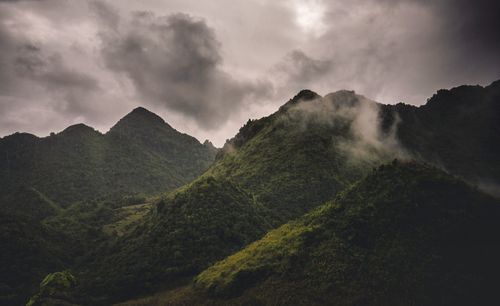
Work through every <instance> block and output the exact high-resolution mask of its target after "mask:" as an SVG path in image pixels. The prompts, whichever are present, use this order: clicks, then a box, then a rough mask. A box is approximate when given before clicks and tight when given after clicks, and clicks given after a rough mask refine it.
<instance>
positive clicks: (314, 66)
mask: <svg viewBox="0 0 500 306" xmlns="http://www.w3.org/2000/svg"><path fill="white" fill-rule="evenodd" d="M333 69H334V65H333V61H332V60H322V59H314V58H311V57H309V56H308V55H306V54H305V53H304V52H303V51H302V50H293V51H291V52H289V53H288V54H287V55H286V56H285V57H284V59H283V60H282V61H281V62H280V63H278V64H277V65H276V66H275V67H273V70H274V72H275V73H274V74H273V75H274V76H275V78H276V79H275V80H274V82H275V84H277V87H278V88H280V89H281V91H283V92H282V93H281V94H283V95H290V94H293V93H295V92H298V91H299V90H301V89H304V88H309V87H315V88H316V87H317V86H318V85H319V83H322V82H324V78H328V74H330V73H331V72H332V70H333Z"/></svg>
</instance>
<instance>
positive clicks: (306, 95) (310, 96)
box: [279, 89, 321, 111]
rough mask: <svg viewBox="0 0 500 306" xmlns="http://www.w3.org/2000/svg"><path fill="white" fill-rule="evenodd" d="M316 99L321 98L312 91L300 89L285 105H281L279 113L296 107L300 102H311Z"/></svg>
mask: <svg viewBox="0 0 500 306" xmlns="http://www.w3.org/2000/svg"><path fill="white" fill-rule="evenodd" d="M318 98H321V96H320V95H318V94H317V93H315V92H314V91H312V90H309V89H302V90H301V91H299V93H298V94H296V95H295V96H294V97H293V98H292V99H290V100H288V102H286V103H285V104H283V105H282V106H281V107H280V109H279V110H280V111H283V110H287V109H289V108H290V107H291V106H292V105H296V104H297V103H300V102H303V101H311V100H315V99H318Z"/></svg>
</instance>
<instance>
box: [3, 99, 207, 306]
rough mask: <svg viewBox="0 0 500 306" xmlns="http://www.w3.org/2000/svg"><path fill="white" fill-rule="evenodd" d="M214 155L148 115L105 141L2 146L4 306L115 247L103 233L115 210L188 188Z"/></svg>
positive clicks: (75, 137) (11, 139) (74, 132)
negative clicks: (96, 251) (50, 276)
mask: <svg viewBox="0 0 500 306" xmlns="http://www.w3.org/2000/svg"><path fill="white" fill-rule="evenodd" d="M216 154H217V149H215V148H214V147H213V146H211V144H209V143H207V144H204V145H203V144H201V143H199V142H198V141H197V140H196V139H195V138H193V137H191V136H188V135H186V134H182V133H179V132H178V131H176V130H175V129H173V128H172V127H171V126H170V125H168V124H167V123H166V122H165V121H163V119H161V118H160V117H158V116H157V115H155V114H153V113H151V112H149V111H147V110H146V109H144V108H137V109H135V110H133V111H132V112H131V113H129V114H128V115H127V116H125V117H124V118H122V119H121V120H120V121H119V122H118V123H117V124H116V125H115V126H114V127H112V128H111V130H110V131H109V132H108V133H106V134H104V135H103V134H101V133H99V132H97V131H95V130H94V129H92V128H91V127H88V126H86V125H84V124H77V125H73V126H70V127H68V128H67V129H65V130H64V131H62V132H61V133H58V134H54V135H51V136H48V137H45V138H38V137H36V136H34V135H30V134H25V133H16V134H13V135H10V136H7V137H4V138H2V139H0V185H1V186H2V187H1V188H0V219H1V221H2V222H1V232H2V234H1V235H0V236H1V237H0V248H1V250H2V258H1V259H2V260H1V261H0V262H1V265H0V274H1V275H2V280H0V304H2V305H4V304H5V305H20V304H23V303H25V302H26V300H25V299H26V298H27V297H28V296H30V295H32V294H33V293H34V290H35V291H36V288H37V286H38V284H39V283H40V281H41V279H42V278H43V277H44V276H45V275H46V274H47V273H49V272H54V271H57V270H59V269H64V268H67V267H71V266H74V265H75V264H76V262H78V260H79V259H80V258H81V257H84V256H85V252H89V251H90V250H91V249H93V248H96V247H97V246H98V245H99V244H100V243H101V242H102V241H104V240H106V239H111V237H109V235H106V234H105V233H103V231H102V229H101V227H102V225H103V224H105V223H107V222H117V221H118V220H117V219H119V217H120V214H119V212H118V211H117V210H115V208H116V207H117V206H125V205H131V204H143V203H144V202H145V198H144V196H148V195H152V194H156V193H160V192H165V191H168V190H172V189H175V188H176V187H179V186H181V185H183V184H185V183H187V182H189V181H190V180H192V179H194V178H195V177H197V176H198V175H200V174H201V173H202V172H203V171H205V170H206V169H207V168H208V167H209V165H210V164H211V163H212V162H213V161H214V158H215V155H216Z"/></svg>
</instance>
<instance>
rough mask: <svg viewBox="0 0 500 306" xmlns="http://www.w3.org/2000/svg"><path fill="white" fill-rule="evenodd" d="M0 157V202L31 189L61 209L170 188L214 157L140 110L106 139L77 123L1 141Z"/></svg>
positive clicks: (131, 114)
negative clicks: (44, 133) (55, 131)
mask: <svg viewBox="0 0 500 306" xmlns="http://www.w3.org/2000/svg"><path fill="white" fill-rule="evenodd" d="M0 154H1V156H2V158H0V184H1V185H2V187H3V188H2V191H1V192H0V198H2V197H8V196H12V194H17V189H18V188H21V187H25V188H35V189H36V190H37V191H38V192H39V193H41V194H43V195H44V196H45V197H46V198H48V199H50V200H52V201H54V202H55V203H57V204H59V205H61V206H68V205H69V204H72V203H74V202H77V201H88V200H92V199H97V198H103V197H104V198H106V197H107V198H116V197H123V196H124V195H133V194H153V193H158V192H161V191H165V190H169V189H174V188H176V187H179V186H181V185H183V184H185V183H187V182H189V181H190V180H192V179H194V178H195V177H196V176H198V175H199V174H201V173H202V172H203V171H204V170H205V169H206V168H208V166H209V165H210V164H211V163H212V161H213V159H214V156H215V152H214V150H213V148H209V147H207V146H204V145H202V144H201V143H199V142H198V141H197V140H196V139H195V138H193V137H191V136H189V135H186V134H182V133H179V132H178V131H176V130H175V129H173V128H172V127H171V126H170V125H168V124H167V123H166V122H165V121H163V119H161V118H160V117H158V116H157V115H155V114H153V113H151V112H149V111H148V110H146V109H144V108H140V107H139V108H136V109H134V110H133V111H132V112H131V113H129V114H128V115H126V116H125V117H124V118H122V119H121V120H120V121H119V122H118V123H117V124H116V125H115V126H113V127H112V128H111V130H110V131H109V132H108V133H106V134H101V133H99V132H98V131H95V130H94V129H92V128H91V127H88V126H86V125H84V124H77V125H73V126H70V127H68V128H66V129H65V130H64V131H62V132H61V133H58V134H53V135H51V136H48V137H45V138H38V137H36V136H33V135H30V134H24V133H16V134H13V135H10V136H6V137H4V138H2V139H0ZM0 202H6V200H4V201H0Z"/></svg>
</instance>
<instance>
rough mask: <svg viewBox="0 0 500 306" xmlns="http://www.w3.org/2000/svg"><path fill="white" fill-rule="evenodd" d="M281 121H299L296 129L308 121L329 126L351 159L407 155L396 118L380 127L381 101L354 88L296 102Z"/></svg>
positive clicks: (302, 126)
mask: <svg viewBox="0 0 500 306" xmlns="http://www.w3.org/2000/svg"><path fill="white" fill-rule="evenodd" d="M282 118H283V119H282V120H285V121H288V120H292V121H293V122H294V123H295V124H297V123H299V124H298V125H296V126H298V128H299V129H304V130H306V129H308V128H309V127H310V126H311V124H313V125H318V124H323V125H327V126H329V127H332V129H331V131H333V132H334V133H335V135H332V137H333V138H334V143H335V146H336V147H337V149H338V150H339V152H342V153H343V154H344V156H346V157H348V158H349V160H350V161H351V162H359V161H362V162H365V161H371V162H379V161H380V160H391V159H393V158H402V159H407V158H409V157H410V154H409V153H408V152H407V151H406V150H405V149H404V148H403V147H402V145H401V144H400V143H399V141H398V139H397V136H396V131H397V127H398V124H399V123H400V121H399V120H395V122H394V124H393V125H392V126H391V127H389V128H388V129H387V131H383V130H382V125H381V118H380V104H379V103H377V102H375V101H372V100H370V99H367V98H366V97H364V96H362V95H358V94H356V93H355V92H354V91H348V90H340V91H336V92H333V93H329V94H327V95H325V96H324V97H320V96H318V97H317V98H315V99H313V100H307V101H299V102H298V103H295V104H293V105H292V106H291V107H290V108H288V109H287V113H286V116H284V117H282Z"/></svg>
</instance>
